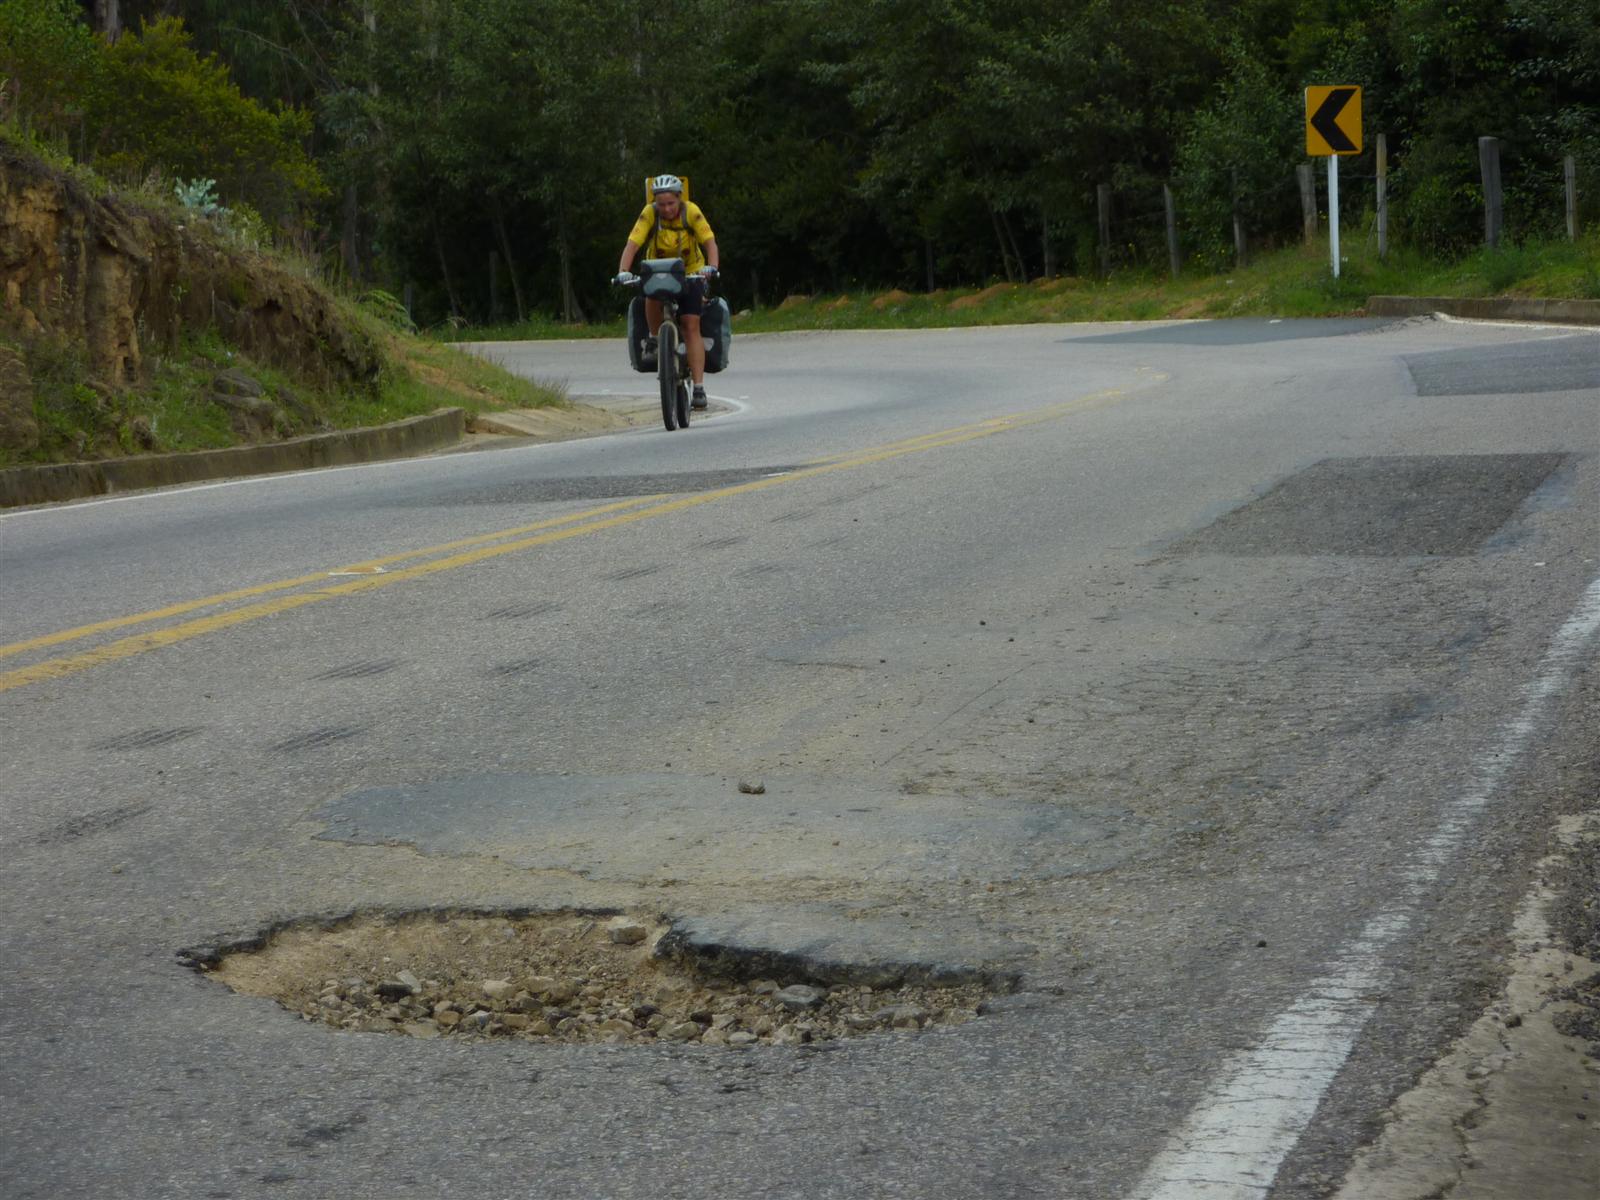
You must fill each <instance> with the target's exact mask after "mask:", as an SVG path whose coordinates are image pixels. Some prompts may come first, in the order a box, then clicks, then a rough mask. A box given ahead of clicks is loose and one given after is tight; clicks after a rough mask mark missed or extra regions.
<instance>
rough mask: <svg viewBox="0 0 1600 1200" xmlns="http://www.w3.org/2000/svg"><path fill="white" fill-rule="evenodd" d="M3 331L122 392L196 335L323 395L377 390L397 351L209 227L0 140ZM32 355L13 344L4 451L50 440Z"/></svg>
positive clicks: (2, 356) (0, 374) (5, 384)
mask: <svg viewBox="0 0 1600 1200" xmlns="http://www.w3.org/2000/svg"><path fill="white" fill-rule="evenodd" d="M0 289H3V290H0V295H3V297H4V299H3V301H0V333H4V334H7V335H9V336H8V338H7V340H8V341H13V342H21V343H24V344H26V343H27V342H28V340H29V339H50V340H53V341H54V342H56V343H57V344H64V345H68V346H72V347H74V348H75V349H76V351H77V352H78V353H80V354H81V355H82V357H83V360H84V369H85V371H86V375H87V378H86V379H85V383H86V384H88V385H89V386H91V387H93V388H95V389H96V390H109V391H110V392H113V393H115V392H121V391H124V390H127V389H131V388H137V387H138V386H139V385H140V384H141V382H143V381H145V380H147V378H148V376H149V373H150V370H151V365H152V360H153V359H155V358H157V357H159V356H160V355H162V354H163V353H167V352H170V351H171V350H172V349H173V348H174V347H176V345H177V344H178V342H179V340H180V339H181V338H182V336H183V335H184V334H185V333H199V332H204V331H214V332H215V333H216V334H217V335H218V336H219V337H220V338H221V339H222V340H223V341H224V342H226V343H227V344H228V345H229V346H231V347H234V348H236V349H237V350H238V351H240V352H242V353H243V354H245V355H247V356H249V358H250V359H252V360H254V361H255V362H257V363H260V364H263V365H265V366H269V367H271V368H273V369H275V370H277V371H280V372H283V373H284V374H285V375H287V376H289V377H291V378H292V379H294V380H295V381H296V382H298V383H300V384H302V385H304V386H305V387H307V388H310V389H313V390H323V389H341V388H349V387H366V386H370V385H372V384H373V383H375V382H376V380H377V379H378V376H379V374H380V372H381V370H382V368H383V366H384V355H383V352H382V350H381V349H380V347H379V346H378V344H377V343H376V341H375V340H374V339H373V337H372V336H371V335H370V334H369V333H368V332H367V331H366V330H364V329H363V328H361V327H360V325H359V324H358V323H356V322H353V321H351V320H350V319H348V317H346V316H345V315H344V314H343V313H342V312H341V311H340V310H339V308H338V306H337V304H336V302H335V301H334V299H333V297H332V296H331V295H330V294H329V293H328V292H327V291H325V290H324V289H323V288H321V287H319V286H318V285H316V284H315V283H313V282H312V281H311V280H309V279H307V278H304V277H301V276H299V275H297V274H296V273H295V272H294V271H293V270H291V269H290V268H289V267H287V266H285V265H284V264H283V263H281V262H278V261H275V260H274V259H272V258H270V257H268V256H266V255H264V254H260V253H257V252H254V251H251V250H249V249H247V248H245V247H242V246H236V245H233V244H231V243H230V242H229V241H228V240H227V239H226V238H225V237H224V236H222V234H221V233H220V231H218V230H216V229H214V228H212V227H211V226H210V224H209V222H207V221H206V220H205V219H204V218H201V217H195V218H193V219H186V218H185V217H184V215H183V214H182V212H181V210H180V211H172V212H168V211H163V210H162V209H161V208H159V207H157V206H152V205H147V204H141V203H139V202H138V201H136V200H132V199H128V198H124V197H119V196H116V195H113V194H106V195H96V194H94V193H92V192H91V191H90V190H89V189H88V188H87V187H85V186H84V185H83V184H82V183H81V182H80V181H79V180H77V179H75V178H74V177H72V176H71V175H69V174H67V173H65V172H63V171H60V170H58V169H56V168H54V167H52V166H50V165H48V164H46V163H44V162H42V161H40V160H38V159H36V158H34V157H32V156H29V155H27V154H26V153H24V152H22V151H20V150H19V149H17V148H16V147H14V146H12V145H9V144H6V143H0ZM24 359H25V356H24V355H22V354H19V353H18V352H17V351H16V350H15V349H13V348H10V347H7V346H4V345H0V449H14V450H28V449H31V448H32V446H31V445H30V441H31V442H32V443H34V444H36V443H37V439H38V436H39V431H38V428H37V420H36V416H35V414H34V412H33V397H32V394H31V388H30V386H29V382H28V373H27V370H26V366H25V362H24Z"/></svg>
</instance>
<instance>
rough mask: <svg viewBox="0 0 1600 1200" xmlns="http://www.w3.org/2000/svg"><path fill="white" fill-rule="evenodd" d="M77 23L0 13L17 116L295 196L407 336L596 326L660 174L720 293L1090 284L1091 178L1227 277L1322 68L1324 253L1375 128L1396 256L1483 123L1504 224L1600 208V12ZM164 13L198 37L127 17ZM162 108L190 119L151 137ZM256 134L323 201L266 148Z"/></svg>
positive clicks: (177, 2) (998, 5)
mask: <svg viewBox="0 0 1600 1200" xmlns="http://www.w3.org/2000/svg"><path fill="white" fill-rule="evenodd" d="M91 7H92V6H91V5H89V4H86V3H79V4H76V5H74V4H70V3H68V2H67V0H0V73H4V74H6V75H7V76H8V78H9V79H10V80H11V81H12V82H11V83H10V84H9V85H8V86H9V88H10V90H9V91H8V93H7V96H8V100H9V103H10V104H11V107H12V113H13V119H15V120H21V121H24V122H27V123H29V124H31V125H32V126H33V127H35V128H38V129H40V130H43V131H46V132H48V133H49V134H50V136H53V137H55V138H56V139H57V140H58V141H59V142H60V143H61V144H63V145H65V146H67V147H68V148H70V149H71V150H72V152H73V153H75V154H83V155H89V156H96V155H99V156H117V155H126V156H128V159H129V164H130V166H131V165H132V164H133V163H134V162H135V161H137V162H140V163H142V164H144V165H147V166H150V167H155V168H159V169H161V170H163V171H166V172H168V173H169V174H171V175H192V174H204V175H206V176H208V177H215V178H217V179H218V180H219V184H220V192H221V197H222V199H223V201H224V202H225V203H232V202H234V201H236V200H237V199H239V198H245V199H250V200H251V202H252V203H256V204H257V205H258V206H264V207H265V208H267V209H270V210H271V211H272V212H273V213H274V214H275V215H278V216H279V217H284V216H286V215H287V210H288V209H289V208H295V207H297V208H298V217H299V220H300V221H301V222H302V223H303V225H304V227H305V228H307V229H308V230H310V233H309V235H308V238H309V240H308V242H307V246H308V248H310V249H312V250H313V251H315V252H316V253H318V254H320V255H321V257H322V258H323V260H324V261H325V262H326V263H327V264H328V265H329V266H330V267H334V268H336V269H339V270H342V271H343V272H344V273H345V274H347V275H348V276H350V277H351V278H352V279H353V280H355V281H357V282H358V283H361V284H363V285H373V284H377V285H380V286H383V287H385V288H387V289H388V290H391V291H393V292H395V293H397V294H400V293H403V291H404V289H405V288H406V285H408V284H410V285H413V288H414V293H415V307H416V312H417V316H418V319H419V320H421V321H424V322H433V321H437V320H439V319H441V318H443V317H446V316H450V315H452V314H453V315H456V316H459V317H460V318H462V319H466V320H484V319H489V318H491V317H497V318H500V319H510V318H514V317H518V316H522V315H529V316H532V315H534V314H538V313H543V314H558V315H560V316H561V317H563V318H564V319H567V320H571V319H575V318H579V317H580V316H588V317H591V318H592V317H595V316H609V315H611V314H613V313H614V312H615V311H616V309H617V307H618V304H619V301H618V298H617V297H616V296H614V295H613V294H611V293H610V292H609V290H608V289H607V288H606V286H605V284H604V282H603V281H604V279H605V278H606V276H607V275H608V274H609V273H610V272H611V271H612V270H613V269H614V265H615V261H616V255H617V251H618V249H619V248H620V245H621V241H622V237H623V234H624V233H625V232H626V229H627V227H628V224H629V222H630V221H631V219H632V217H633V215H634V214H635V213H636V212H637V208H638V205H639V203H640V202H641V199H642V196H641V189H640V181H641V180H642V179H643V178H644V177H645V176H646V175H647V174H650V173H653V172H656V171H660V170H673V171H677V172H680V173H683V174H687V175H689V176H690V178H691V179H692V181H693V187H694V197H695V199H696V200H698V201H700V202H701V203H702V204H703V205H704V206H705V208H706V210H707V213H708V215H709V216H710V218H711V220H712V223H713V225H714V226H715V227H716V228H717V231H718V235H719V241H720V243H721V246H722V250H723V257H724V263H725V265H726V266H727V267H728V270H729V274H728V279H727V281H726V287H727V290H728V292H729V293H730V295H731V296H732V298H733V299H734V301H735V303H736V304H738V305H740V306H744V305H747V304H750V303H752V302H754V303H760V302H761V301H762V300H772V299H778V298H781V297H783V296H784V295H788V294H791V293H797V292H809V291H812V290H816V289H828V290H834V291H838V290H844V289H847V288H853V287H889V286H898V287H902V288H909V289H919V290H924V289H932V288H935V287H940V286H947V285H960V284H969V283H979V282H982V281H985V280H989V279H1009V280H1019V281H1020V280H1023V279H1031V278H1038V277H1040V276H1041V275H1053V274H1056V273H1060V272H1071V273H1079V274H1090V273H1093V272H1094V271H1095V269H1096V267H1097V237H1098V235H1097V223H1096V187H1097V185H1102V184H1104V185H1109V186H1110V187H1111V189H1112V193H1111V195H1112V203H1111V212H1112V233H1113V240H1114V243H1115V248H1114V254H1113V263H1114V266H1115V267H1117V268H1118V269H1122V268H1127V267H1135V268H1139V267H1144V268H1151V269H1159V268H1160V267H1161V266H1163V265H1164V264H1165V261H1166V250H1165V241H1164V219H1163V203H1162V192H1161V189H1162V185H1163V183H1170V184H1171V185H1172V187H1173V190H1174V192H1175V195H1176V202H1177V209H1178V214H1179V222H1180V226H1181V231H1182V239H1183V243H1184V252H1185V255H1186V257H1187V258H1188V259H1190V260H1191V261H1194V260H1198V261H1199V262H1201V263H1211V264H1221V263H1224V262H1227V261H1228V260H1229V258H1230V256H1231V254H1232V219H1233V213H1234V212H1235V211H1236V210H1237V211H1238V212H1239V213H1240V216H1241V219H1242V221H1243V223H1244V226H1245V228H1246V229H1247V231H1248V234H1249V238H1250V241H1251V244H1252V246H1253V247H1256V248H1260V249H1263V250H1269V249H1271V248H1272V247H1273V246H1275V245H1279V246H1281V245H1286V244H1290V243H1293V242H1294V241H1295V240H1297V239H1298V237H1299V235H1300V227H1301V220H1300V196H1299V191H1298V187H1297V185H1296V181H1295V167H1296V166H1297V165H1298V164H1300V163H1302V162H1303V161H1305V160H1304V146H1303V140H1302V138H1303V134H1302V119H1303V118H1302V104H1301V93H1302V89H1303V88H1304V86H1305V85H1307V84H1309V83H1318V82H1320V83H1353V84H1359V85H1361V86H1362V87H1363V88H1364V90H1365V91H1364V100H1365V117H1366V120H1365V129H1366V133H1367V143H1368V146H1369V151H1368V153H1366V154H1364V155H1362V156H1361V157H1359V158H1354V159H1348V160H1346V161H1345V162H1344V163H1343V164H1342V172H1341V178H1342V180H1343V182H1344V186H1343V188H1342V197H1341V199H1342V208H1343V211H1342V223H1343V225H1344V228H1345V230H1346V238H1347V240H1354V239H1363V238H1365V237H1367V236H1368V235H1369V233H1370V230H1371V222H1372V206H1373V197H1374V181H1373V176H1374V174H1375V167H1374V158H1373V154H1372V153H1371V150H1370V147H1371V146H1372V143H1373V141H1374V135H1376V134H1377V133H1379V132H1383V133H1385V134H1387V136H1388V144H1389V162H1390V175H1389V186H1390V195H1391V199H1392V215H1391V230H1392V235H1393V240H1394V244H1395V245H1396V247H1397V248H1405V249H1410V250H1417V251H1425V252H1429V253H1433V254H1440V255H1444V256H1446V257H1450V256H1455V255H1459V254H1462V253H1464V252H1467V251H1469V250H1471V249H1472V248H1473V247H1474V246H1475V244H1476V243H1477V241H1478V240H1479V239H1480V238H1481V230H1482V215H1481V188H1480V183H1479V173H1478V138H1479V137H1481V136H1486V135H1493V136H1497V137H1500V138H1502V139H1503V143H1504V178H1505V185H1506V225H1507V229H1508V231H1509V234H1510V236H1511V237H1512V238H1513V239H1514V240H1515V239H1519V238H1526V237H1549V236H1557V235H1559V234H1560V233H1562V232H1563V209H1562V180H1561V161H1562V158H1563V156H1564V155H1567V154H1571V155H1574V156H1575V157H1576V159H1577V162H1578V171H1579V184H1580V195H1581V196H1583V197H1584V200H1583V206H1584V211H1583V216H1584V219H1585V220H1586V221H1590V222H1592V221H1593V220H1595V219H1597V218H1600V205H1597V204H1596V202H1595V198H1596V196H1597V194H1600V0H1316V2H1315V3H1313V2H1312V0H1237V2H1232V3H1224V2H1223V0H1197V2H1192V3H1179V2H1176V0H1120V2H1113V0H1074V2H1072V3H1067V2H1065V0H648V2H646V0H124V2H123V3H122V4H121V6H120V7H121V15H122V21H123V24H124V25H125V26H126V27H127V28H128V29H130V30H133V31H134V32H132V33H125V34H124V35H123V37H122V39H121V40H120V41H118V42H117V43H116V46H115V49H114V50H111V51H106V50H105V49H104V47H103V45H102V44H100V43H92V40H91V39H89V37H88V33H87V29H86V27H85V26H84V25H83V24H81V23H79V24H76V25H73V24H72V23H71V22H69V23H68V24H67V25H63V24H62V22H61V21H60V20H53V21H50V20H47V19H46V18H47V17H48V16H49V15H50V14H56V15H57V16H59V15H60V14H64V13H68V12H69V11H74V10H75V11H78V12H82V13H87V12H88V10H89V9H90V8H91ZM163 15H170V16H175V17H178V18H181V19H182V20H183V21H184V22H185V24H186V27H187V29H188V30H189V32H190V33H191V35H192V37H193V39H194V41H193V51H191V50H190V49H188V48H185V49H184V50H183V52H182V53H181V54H180V53H179V52H178V51H177V50H176V49H174V46H175V45H176V44H177V42H178V40H179V35H178V33H177V31H176V29H175V28H174V27H172V26H170V25H167V26H161V25H152V26H149V27H144V31H143V32H139V29H140V28H141V26H140V25H139V22H141V21H144V20H146V19H152V18H156V17H159V16H163ZM29 22H32V24H31V25H30V24H29ZM40 22H44V25H41V24H40ZM69 26H71V27H69ZM130 41H131V42H133V43H135V46H136V49H135V50H124V48H123V47H124V46H125V45H126V44H127V43H129V42H130ZM163 47H164V48H163ZM194 51H198V53H195V52H194ZM183 54H188V55H189V57H188V58H183ZM207 54H215V55H217V56H218V62H219V63H225V64H226V65H227V68H228V70H229V72H230V73H231V74H229V75H224V74H222V73H221V70H220V67H219V66H215V65H212V64H210V63H208V61H207V59H206V57H205V56H206V55H207ZM179 60H181V61H179ZM119 63H121V64H123V67H122V68H118V67H117V64H119ZM97 64H98V65H97ZM162 64H165V65H162ZM197 64H199V65H197ZM116 69H125V70H127V71H132V72H134V73H135V74H134V75H133V76H132V77H122V78H117V77H115V76H114V71H115V70H116ZM97 72H98V73H99V75H97V74H96V73H97ZM85 73H87V74H85ZM91 76H94V77H95V78H96V79H99V80H107V79H109V80H110V82H109V84H107V83H105V82H103V81H102V82H93V83H92V85H91V84H90V83H86V82H85V80H88V79H89V78H90V77H91ZM230 80H231V81H230ZM175 81H181V86H180V85H179V83H178V82H175ZM234 82H236V83H237V85H238V86H239V87H240V88H242V90H243V93H244V94H245V95H248V96H251V97H253V98H254V99H255V100H256V101H258V102H259V108H258V112H259V113H260V114H261V115H260V116H257V115H253V114H252V115H251V116H250V117H249V119H245V117H244V116H242V115H241V114H240V113H239V112H238V110H237V108H236V107H230V104H229V103H228V102H227V97H228V96H229V95H230V94H231V95H237V93H230V89H232V88H233V86H234ZM158 83H159V84H160V86H157V84H158ZM86 95H87V96H91V97H93V96H109V97H111V98H112V99H111V101H110V105H109V107H107V106H105V105H104V104H102V106H101V107H99V108H96V106H95V103H94V102H91V103H89V104H87V105H85V104H82V103H80V102H79V101H78V100H76V99H75V98H76V97H81V96H86ZM280 103H284V104H290V105H294V106H298V108H297V109H294V110H290V109H279V108H278V107H277V106H278V105H279V104H280ZM173 104H176V105H177V106H178V108H179V109H181V110H183V111H190V110H191V109H193V110H194V111H195V112H196V113H197V114H198V115H197V117H196V120H197V121H199V122H200V125H201V126H203V127H204V128H205V129H207V130H214V131H215V132H216V136H215V137H211V136H207V137H203V138H201V137H193V136H191V137H190V138H189V139H188V141H187V143H184V139H182V138H179V137H175V136H173V135H174V133H175V131H176V128H177V127H176V126H175V125H174V124H173V116H172V114H173V112H174V111H175V110H174V109H173V108H171V107H170V106H171V105H173ZM212 104H215V106H216V107H215V108H212V107H210V105H212ZM163 106H168V107H163ZM224 110H226V112H227V113H231V114H232V115H231V116H224ZM301 111H307V112H312V113H314V114H315V126H314V128H310V129H308V128H307V126H306V125H305V124H304V123H303V122H304V120H305V118H303V117H301V116H298V115H296V113H297V112H301ZM113 117H115V118H116V119H117V121H120V122H121V124H120V125H118V124H116V122H114V121H113V120H112V118H113ZM269 118H270V120H272V121H274V122H276V124H274V125H268V124H265V123H264V121H266V120H267V119H269ZM193 132H194V131H193V129H191V130H190V133H191V135H192V134H193ZM285 139H293V140H295V141H296V144H297V145H303V146H305V147H306V148H307V149H308V151H309V153H310V155H311V157H312V159H313V160H314V162H315V165H316V168H317V169H318V170H319V171H320V174H321V176H322V177H323V178H325V179H326V180H327V182H328V184H329V188H328V192H327V195H326V196H325V197H321V198H319V197H318V195H317V188H316V185H315V178H314V176H312V175H311V174H309V171H310V168H309V166H305V167H304V169H302V165H301V164H298V163H297V162H296V161H295V160H293V158H292V156H288V155H287V154H286V153H285V154H280V155H278V156H277V157H274V154H277V151H273V152H270V153H269V152H268V151H267V149H266V148H267V147H273V146H276V147H281V146H282V145H283V144H284V140H285ZM189 151H193V152H194V153H191V154H189V156H188V157H185V154H186V152H189ZM206 156H215V158H214V161H215V162H216V164H217V165H215V166H211V167H206V168H205V169H203V170H202V169H201V168H200V166H199V164H198V162H197V158H198V157H206ZM1318 178H1319V186H1320V179H1321V170H1320V164H1319V171H1318ZM1319 203H1325V202H1322V201H1319Z"/></svg>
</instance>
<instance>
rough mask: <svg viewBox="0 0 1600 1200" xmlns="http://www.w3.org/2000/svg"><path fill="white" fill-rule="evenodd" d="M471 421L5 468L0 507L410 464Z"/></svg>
mask: <svg viewBox="0 0 1600 1200" xmlns="http://www.w3.org/2000/svg"><path fill="white" fill-rule="evenodd" d="M466 417H467V414H466V410H465V409H460V408H442V409H440V410H439V411H438V412H434V413H429V414H428V415H427V416H425V417H411V418H410V419H409V420H405V421H396V422H394V423H393V424H391V425H377V426H373V427H371V428H367V429H344V430H340V431H339V432H337V433H318V434H312V435H310V436H308V437H298V438H290V439H289V440H288V441H284V442H273V443H271V444H269V445H263V446H235V447H231V448H230V449H227V450H196V451H193V452H192V453H187V454H145V455H138V456H136V457H131V458H108V459H106V460H105V461H103V462H74V463H56V464H52V465H49V466H41V467H7V468H5V469H3V470H0V508H16V507H18V506H19V505H23V504H50V503H54V502H57V501H61V500H81V499H83V498H84V497H86V496H104V495H106V494H107V493H110V492H130V491H136V490H137V489H139V488H154V487H169V486H171V485H172V484H177V483H199V482H202V481H204V480H207V479H230V478H233V477H235V476H240V475H271V474H275V473H277V472H279V471H303V470H307V469H309V468H312V467H339V466H347V465H349V464H352V463H364V462H380V461H382V460H384V459H390V458H408V457H410V456H412V455H416V454H425V453H427V452H428V451H430V450H439V449H443V448H444V447H446V446H451V445H454V444H455V443H456V442H459V441H460V440H461V437H462V435H463V434H464V433H465V432H466Z"/></svg>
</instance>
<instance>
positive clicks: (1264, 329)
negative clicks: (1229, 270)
mask: <svg viewBox="0 0 1600 1200" xmlns="http://www.w3.org/2000/svg"><path fill="white" fill-rule="evenodd" d="M1394 323H1395V322H1394V321H1392V320H1387V319H1381V318H1367V317H1327V318H1317V317H1310V318H1304V319H1298V320H1287V319H1285V320H1271V319H1266V318H1246V317H1240V318H1236V319H1230V320H1222V321H1186V322H1184V323H1183V324H1172V325H1150V326H1146V327H1144V328H1141V329H1128V330H1123V331H1120V332H1117V333H1097V334H1095V335H1093V336H1092V337H1082V338H1064V339H1062V340H1063V341H1064V342H1066V343H1067V344H1069V345H1075V346H1076V345H1086V344H1091V343H1098V344H1100V345H1134V346H1221V347H1227V346H1259V345H1263V344H1265V343H1268V342H1292V341H1297V340H1299V339H1301V338H1327V337H1344V336H1346V335H1347V334H1352V333H1371V332H1372V331H1373V330H1375V329H1382V328H1384V327H1385V326H1388V325H1393V324H1394Z"/></svg>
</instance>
